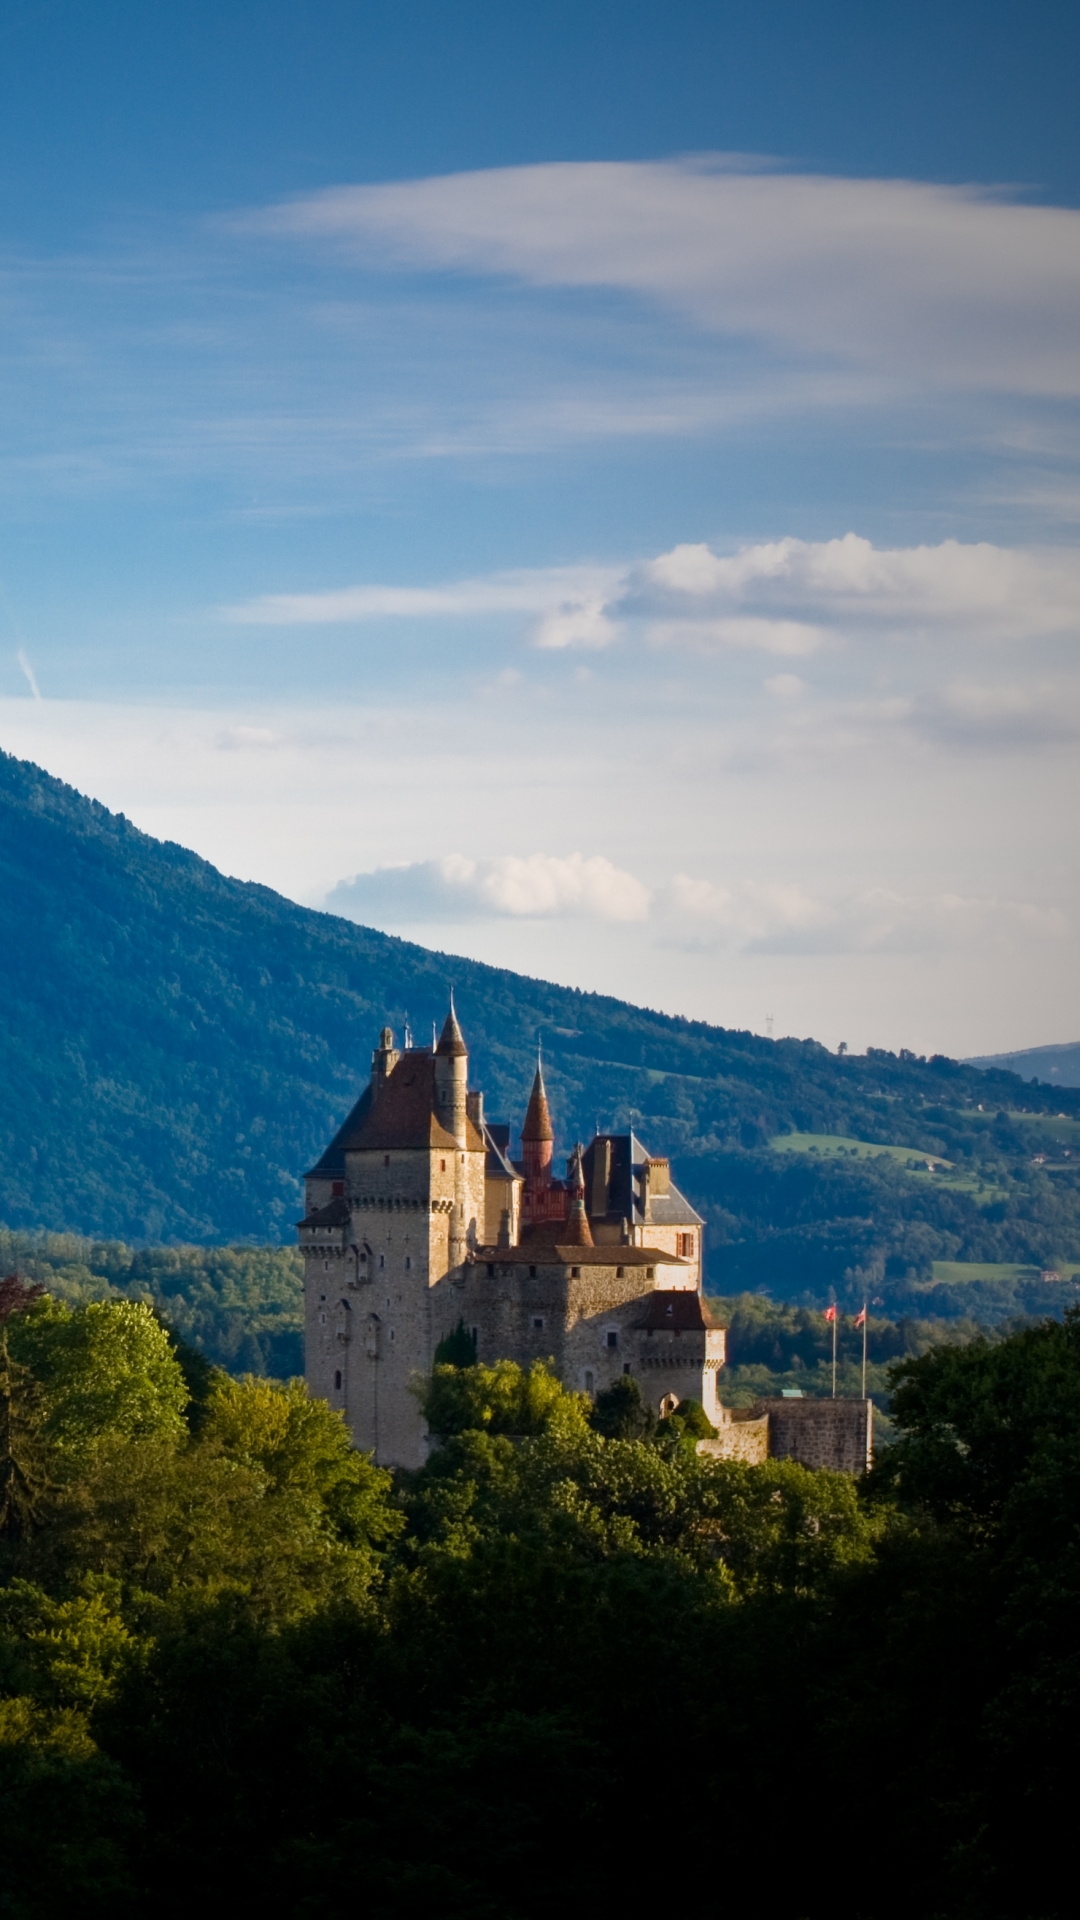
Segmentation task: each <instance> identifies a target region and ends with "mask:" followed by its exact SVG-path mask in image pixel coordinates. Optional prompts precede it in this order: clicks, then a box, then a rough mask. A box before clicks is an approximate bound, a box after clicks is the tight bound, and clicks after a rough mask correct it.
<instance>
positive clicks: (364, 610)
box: [222, 566, 622, 646]
mask: <svg viewBox="0 0 1080 1920" xmlns="http://www.w3.org/2000/svg"><path fill="white" fill-rule="evenodd" d="M621 579H622V571H621V570H620V569H618V568H614V567H588V566H583V567H543V568H541V567H538V568H534V569H522V570H520V571H518V572H513V573H493V574H488V575H486V576H484V577H481V578H479V579H474V580H452V581H447V582H446V583H444V584H443V585H441V586H437V587H395V586H358V587H341V588H335V589H332V590H330V591H329V592H321V593H264V594H259V595H258V596H257V597H256V598H255V599H253V600H245V601H244V602H242V603H241V604H240V605H238V606H231V607H225V608H223V609H222V614H223V617H224V618H225V619H226V620H227V621H229V622H230V624H232V625H236V626H259V627H295V626H329V625H340V624H344V623H352V622H362V621H367V620H403V619H404V620H447V619H449V620H458V619H467V618H469V617H470V616H482V615H488V614H500V613H519V614H524V615H530V614H532V615H536V616H539V620H540V625H539V629H538V636H539V643H540V645H542V646H566V645H568V644H569V639H560V638H552V639H548V638H544V635H545V633H546V632H547V630H548V628H549V626H550V628H551V631H552V632H553V633H554V632H558V631H564V630H565V631H566V632H567V634H568V635H569V636H570V638H572V639H574V640H577V641H579V642H580V641H582V640H584V642H585V644H586V645H589V646H596V645H606V643H607V642H606V639H604V640H598V639H597V638H596V637H594V636H595V635H596V633H597V632H598V631H599V630H600V628H601V627H605V628H606V627H607V626H608V625H609V624H610V623H609V622H607V617H606V615H605V614H604V611H603V608H604V601H605V598H607V597H608V596H610V594H611V593H612V592H613V591H614V590H615V589H616V588H617V587H618V585H619V583H620V581H621ZM560 622H561V623H562V627H561V628H560V627H559V623H560ZM607 637H608V638H610V634H608V636H607Z"/></svg>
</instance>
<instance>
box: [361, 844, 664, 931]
mask: <svg viewBox="0 0 1080 1920" xmlns="http://www.w3.org/2000/svg"><path fill="white" fill-rule="evenodd" d="M649 902H650V895H649V889H648V888H647V887H645V886H643V885H642V883H641V881H640V880H637V879H635V877H634V875H633V874H631V873H627V872H625V871H624V870H623V869H622V868H620V867H616V866H614V865H613V864H612V862H611V861H610V860H606V859H605V858H604V857H603V855H602V854H592V855H589V856H586V855H584V854H580V853H571V854H565V855H557V854H546V853H533V854H526V855H513V854H504V855H502V856H500V857H499V858H497V859H490V860H470V859H467V858H466V857H465V856H464V855H463V854H458V853H452V854H445V855H443V857H442V858H441V859H437V860H417V861H413V862H411V863H410V864H408V865H404V866H396V867H377V868H375V870H374V871H373V872H371V873H358V874H355V875H354V876H353V878H352V879H351V880H342V881H340V882H339V884H338V885H337V886H336V887H335V888H334V889H333V891H332V892H331V893H330V894H329V895H328V896H327V899H326V903H325V904H326V909H327V911H328V912H329V913H339V914H341V915H342V916H343V917H344V918H345V919H348V920H358V921H361V922H364V923H371V922H375V923H377V924H383V923H386V924H390V925H407V924H410V923H415V922H432V921H435V922H439V921H445V920H470V919H476V918H489V917H496V918H509V919H556V918H585V919H591V920H607V921H634V920H644V919H646V918H647V917H648V913H649Z"/></svg>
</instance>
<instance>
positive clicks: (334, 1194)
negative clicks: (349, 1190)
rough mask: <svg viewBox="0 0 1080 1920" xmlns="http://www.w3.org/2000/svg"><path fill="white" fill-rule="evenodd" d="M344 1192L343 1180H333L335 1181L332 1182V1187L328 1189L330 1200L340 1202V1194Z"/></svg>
mask: <svg viewBox="0 0 1080 1920" xmlns="http://www.w3.org/2000/svg"><path fill="white" fill-rule="evenodd" d="M344 1191H345V1182H344V1180H335V1181H334V1182H333V1185H332V1186H331V1188H330V1196H331V1199H333V1200H340V1199H341V1196H342V1194H343V1193H344Z"/></svg>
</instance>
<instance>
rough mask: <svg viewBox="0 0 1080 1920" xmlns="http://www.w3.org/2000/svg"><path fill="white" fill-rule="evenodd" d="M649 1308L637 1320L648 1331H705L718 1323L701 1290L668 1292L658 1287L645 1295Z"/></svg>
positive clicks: (646, 1307)
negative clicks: (653, 1291) (698, 1291)
mask: <svg viewBox="0 0 1080 1920" xmlns="http://www.w3.org/2000/svg"><path fill="white" fill-rule="evenodd" d="M644 1307H645V1310H644V1312H643V1313H642V1314H640V1315H639V1317H638V1319H636V1320H635V1321H634V1325H635V1327H640V1328H641V1329H642V1330H643V1331H645V1332H647V1333H664V1332H667V1333H701V1332H704V1331H705V1330H706V1329H708V1328H711V1327H718V1326H719V1325H720V1321H719V1320H714V1318H713V1316H712V1313H711V1312H710V1310H709V1308H708V1307H707V1306H706V1305H705V1302H704V1300H703V1299H702V1297H701V1295H700V1293H691V1292H690V1291H689V1289H687V1290H685V1291H683V1292H675V1291H674V1290H672V1291H670V1292H668V1291H667V1290H661V1289H660V1288H657V1290H656V1291H655V1293H649V1294H646V1296H645V1302H644Z"/></svg>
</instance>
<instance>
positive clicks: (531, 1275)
mask: <svg viewBox="0 0 1080 1920" xmlns="http://www.w3.org/2000/svg"><path fill="white" fill-rule="evenodd" d="M529 1279H530V1280H535V1279H536V1268H535V1267H530V1268H529Z"/></svg>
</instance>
